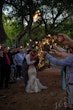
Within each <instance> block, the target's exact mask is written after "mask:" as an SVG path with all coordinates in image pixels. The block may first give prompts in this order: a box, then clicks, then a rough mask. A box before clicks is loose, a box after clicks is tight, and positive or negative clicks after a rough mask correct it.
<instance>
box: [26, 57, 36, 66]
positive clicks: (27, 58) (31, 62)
mask: <svg viewBox="0 0 73 110" xmlns="http://www.w3.org/2000/svg"><path fill="white" fill-rule="evenodd" d="M26 61H27V64H28V65H31V64H34V63H35V61H31V60H30V56H29V55H27V56H26Z"/></svg>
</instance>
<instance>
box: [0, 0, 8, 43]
mask: <svg viewBox="0 0 73 110" xmlns="http://www.w3.org/2000/svg"><path fill="white" fill-rule="evenodd" d="M3 3H4V1H3V0H2V1H0V43H1V44H2V43H4V42H5V41H6V38H7V35H6V33H5V30H4V27H3V22H2V8H3Z"/></svg>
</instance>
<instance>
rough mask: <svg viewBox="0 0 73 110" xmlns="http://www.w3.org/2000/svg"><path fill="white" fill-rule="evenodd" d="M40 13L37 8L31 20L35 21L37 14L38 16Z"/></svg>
mask: <svg viewBox="0 0 73 110" xmlns="http://www.w3.org/2000/svg"><path fill="white" fill-rule="evenodd" d="M40 14H41V13H40V10H37V11H36V12H35V14H34V15H33V21H34V22H36V21H37V19H38V16H39V15H40Z"/></svg>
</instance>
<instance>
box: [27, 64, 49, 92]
mask: <svg viewBox="0 0 73 110" xmlns="http://www.w3.org/2000/svg"><path fill="white" fill-rule="evenodd" d="M36 76H37V71H36V68H35V66H34V65H30V66H29V69H28V77H29V80H28V83H27V86H26V89H25V90H26V92H27V93H37V92H40V91H41V90H42V89H47V87H46V86H43V85H42V84H41V83H40V81H39V79H38V78H37V77H36Z"/></svg>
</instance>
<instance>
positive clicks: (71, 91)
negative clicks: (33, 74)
mask: <svg viewBox="0 0 73 110" xmlns="http://www.w3.org/2000/svg"><path fill="white" fill-rule="evenodd" d="M54 52H55V54H57V55H59V56H60V57H61V59H57V58H55V57H53V56H52V55H50V54H49V53H48V52H46V51H44V52H43V53H44V55H46V57H47V59H49V60H50V62H51V63H53V64H55V65H58V66H67V67H68V68H69V70H68V72H69V80H68V88H67V94H68V95H67V96H68V100H67V101H68V102H66V106H67V107H71V108H73V54H69V53H66V52H59V51H57V50H54Z"/></svg>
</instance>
